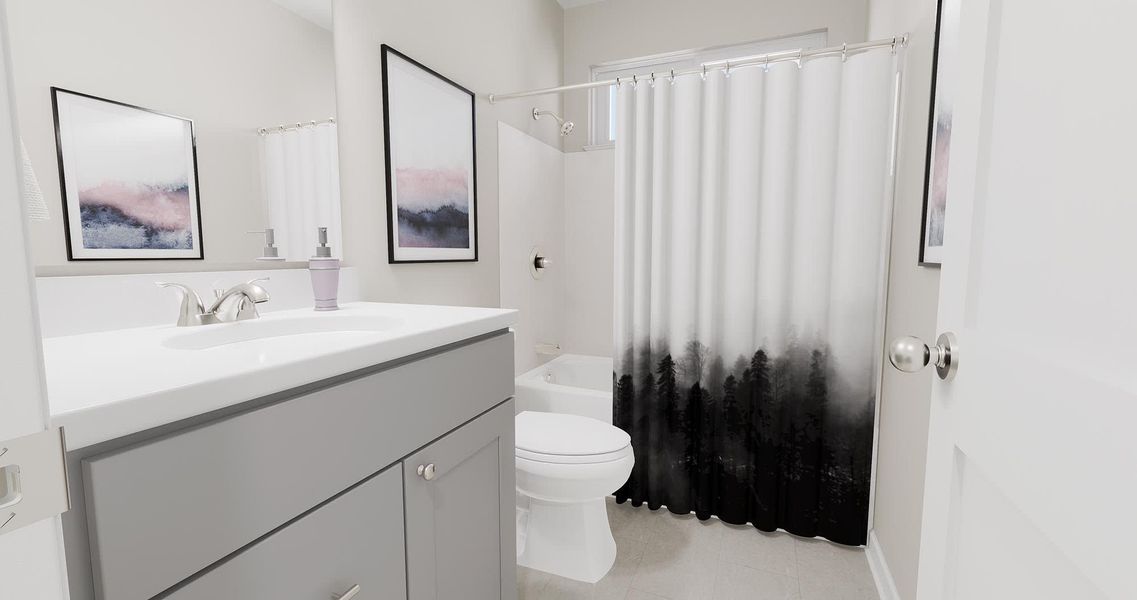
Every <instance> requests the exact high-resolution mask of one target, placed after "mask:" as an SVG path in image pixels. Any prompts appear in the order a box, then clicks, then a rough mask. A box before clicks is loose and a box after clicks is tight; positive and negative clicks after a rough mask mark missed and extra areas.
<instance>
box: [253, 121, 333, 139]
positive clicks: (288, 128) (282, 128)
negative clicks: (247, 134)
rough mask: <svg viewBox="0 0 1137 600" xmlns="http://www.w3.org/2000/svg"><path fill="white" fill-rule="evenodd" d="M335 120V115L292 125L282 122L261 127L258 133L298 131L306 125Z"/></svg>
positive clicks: (323, 123) (312, 125)
mask: <svg viewBox="0 0 1137 600" xmlns="http://www.w3.org/2000/svg"><path fill="white" fill-rule="evenodd" d="M335 122H336V118H335V117H328V118H326V119H323V120H321V121H305V122H303V123H293V124H291V125H284V124H281V125H273V126H272V127H261V128H260V129H258V130H257V133H259V134H261V135H268V134H270V133H284V132H285V131H296V130H297V129H302V128H304V127H315V126H317V125H327V124H335Z"/></svg>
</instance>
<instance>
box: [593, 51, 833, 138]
mask: <svg viewBox="0 0 1137 600" xmlns="http://www.w3.org/2000/svg"><path fill="white" fill-rule="evenodd" d="M828 37H829V36H828V34H827V33H826V32H825V31H812V32H809V33H803V34H799V35H791V36H786V37H780V38H776V39H771V40H761V41H757V42H749V43H745V44H735V45H731V46H717V47H714V48H704V49H701V50H685V51H682V52H669V53H667V54H657V55H654V56H645V57H643V58H633V59H629V60H620V61H615V62H610V63H604V64H602V65H596V66H593V67H592V81H603V80H605V79H615V78H617V77H631V76H632V75H634V74H644V73H650V72H654V73H666V72H668V71H670V70H671V69H675V70H680V69H690V68H694V67H697V66H699V65H700V64H702V63H705V62H710V61H716V60H727V59H731V58H741V57H743V56H754V55H758V54H768V53H770V52H783V51H786V50H797V49H798V48H802V49H807V50H809V49H814V48H824V47H825V44H826V43H827V42H828ZM589 93H590V94H591V98H590V101H589V131H588V143H589V145H591V146H605V145H610V144H612V143H614V142H615V141H616V86H614V85H611V86H608V87H605V88H595V89H592V90H590V91H589Z"/></svg>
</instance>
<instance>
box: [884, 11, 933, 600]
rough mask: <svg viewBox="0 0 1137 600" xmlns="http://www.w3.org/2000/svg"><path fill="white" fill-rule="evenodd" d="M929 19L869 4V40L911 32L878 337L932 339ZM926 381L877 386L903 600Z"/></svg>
mask: <svg viewBox="0 0 1137 600" xmlns="http://www.w3.org/2000/svg"><path fill="white" fill-rule="evenodd" d="M935 19H936V1H935V0H871V1H870V4H869V21H868V37H869V38H873V39H875V38H880V37H888V36H891V35H893V34H896V33H902V32H905V31H906V32H908V33H909V34H910V35H911V41H910V43H909V47H908V49H907V51H906V54H905V60H906V69H905V80H904V90H903V94H904V97H903V103H904V105H903V113H902V115H901V129H900V146H899V148H898V151H899V154H898V158H899V165H898V173H897V182H896V186H897V188H896V211H895V214H894V216H893V230H892V262H891V267H890V282H889V289H888V305H887V310H888V314H887V318H886V321H885V340H886V341H887V340H891V339H893V338H896V337H900V336H904V335H916V336H919V337H921V338H922V339H925V340H934V339H935V338H936V307H937V305H938V295H939V281H940V272H939V269H935V268H926V267H920V266H917V264H916V261H917V257H918V256H919V247H920V221H921V212H922V204H923V200H922V199H923V189H924V152H925V147H926V142H927V134H928V129H927V128H928V103H929V101H930V95H931V69H932V47H933V40H934V35H935ZM931 385H932V370H931V369H925V370H924V371H923V372H921V373H919V374H912V375H910V374H904V373H900V372H899V371H897V370H895V369H892V368H886V369H885V371H884V382H883V386H882V388H881V397H880V403H881V404H880V425H879V430H878V433H877V435H878V448H877V464H876V468H877V470H876V503H875V508H874V512H873V530H874V532H875V534H876V538H877V540H878V541H879V543H880V548H881V550H882V551H883V553H884V558H885V560H886V561H887V563H888V566H889V569H890V571H891V572H892V575H893V578H894V579H895V582H896V585H897V589H898V591H899V592H900V595H901V597H902V598H905V599H910V598H915V597H916V571H917V565H918V563H919V554H920V552H919V551H920V518H921V512H922V507H923V496H924V458H925V454H926V452H927V445H928V411H929V407H930V403H931Z"/></svg>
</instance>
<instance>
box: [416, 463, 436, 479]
mask: <svg viewBox="0 0 1137 600" xmlns="http://www.w3.org/2000/svg"><path fill="white" fill-rule="evenodd" d="M434 472H435V469H434V463H430V464H429V465H419V466H418V475H419V477H422V478H423V479H425V480H427V481H430V480H431V479H434Z"/></svg>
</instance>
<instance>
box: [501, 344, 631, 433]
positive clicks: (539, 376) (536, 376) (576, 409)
mask: <svg viewBox="0 0 1137 600" xmlns="http://www.w3.org/2000/svg"><path fill="white" fill-rule="evenodd" d="M516 388H517V391H516V394H515V403H516V406H517V412H519V413H520V412H521V411H523V410H535V411H540V412H555V413H568V414H573V415H581V416H584V417H592V418H593V419H599V420H601V421H604V422H605V423H608V424H611V423H612V359H611V358H606V357H603V356H583V355H580V354H562V355H560V356H558V357H556V358H554V359H553V360H551V361H549V362H547V363H545V364H543V365H541V366H539V367H537V368H536V369H533V370H532V371H529V372H527V373H524V374H522V375H518V376H517V381H516Z"/></svg>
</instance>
